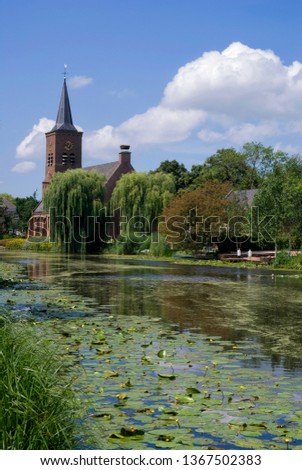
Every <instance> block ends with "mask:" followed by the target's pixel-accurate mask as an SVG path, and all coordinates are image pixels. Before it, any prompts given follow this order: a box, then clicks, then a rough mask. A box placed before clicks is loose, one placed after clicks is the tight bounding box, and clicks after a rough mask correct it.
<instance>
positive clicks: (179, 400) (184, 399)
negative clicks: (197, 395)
mask: <svg viewBox="0 0 302 470" xmlns="http://www.w3.org/2000/svg"><path fill="white" fill-rule="evenodd" d="M176 401H177V403H180V404H182V405H184V404H185V403H193V402H194V401H195V400H194V399H193V398H192V397H188V396H186V395H183V396H179V397H176Z"/></svg>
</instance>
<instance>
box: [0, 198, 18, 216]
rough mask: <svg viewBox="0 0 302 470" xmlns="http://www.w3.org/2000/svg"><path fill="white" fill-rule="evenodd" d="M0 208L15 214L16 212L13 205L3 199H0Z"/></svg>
mask: <svg viewBox="0 0 302 470" xmlns="http://www.w3.org/2000/svg"><path fill="white" fill-rule="evenodd" d="M0 207H5V209H6V210H7V211H8V212H11V213H15V212H17V209H16V206H15V204H13V203H12V202H11V201H9V200H8V199H6V198H5V197H3V198H1V199H0Z"/></svg>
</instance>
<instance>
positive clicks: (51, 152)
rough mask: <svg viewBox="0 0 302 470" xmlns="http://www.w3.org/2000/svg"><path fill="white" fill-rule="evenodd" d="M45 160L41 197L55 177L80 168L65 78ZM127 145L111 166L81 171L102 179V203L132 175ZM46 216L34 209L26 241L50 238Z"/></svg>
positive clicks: (40, 207) (78, 135)
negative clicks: (91, 173) (121, 178)
mask: <svg viewBox="0 0 302 470" xmlns="http://www.w3.org/2000/svg"><path fill="white" fill-rule="evenodd" d="M45 135H46V160H45V177H44V180H43V183H42V195H43V194H44V192H45V190H46V188H47V187H48V186H49V184H51V179H52V176H53V174H54V173H56V172H64V171H66V170H72V169H76V168H83V167H82V136H83V132H80V131H78V130H77V128H76V127H75V126H74V124H73V120H72V114H71V107H70V102H69V96H68V90H67V84H66V77H64V82H63V88H62V93H61V98H60V103H59V109H58V114H57V119H56V123H55V125H54V127H53V128H52V129H51V131H49V132H47V133H46V134H45ZM129 149H130V146H129V145H121V146H120V152H119V154H118V159H117V160H116V161H113V162H110V163H103V164H99V165H93V166H89V167H84V168H83V169H84V170H87V171H92V170H93V171H96V172H97V173H101V174H103V175H104V176H105V179H106V183H105V201H106V202H108V201H109V200H110V198H111V195H112V192H113V190H114V188H115V185H116V183H117V181H118V180H119V179H120V177H121V176H122V175H124V174H126V173H129V172H132V171H134V168H133V167H132V164H131V152H130V151H129ZM49 226H50V224H49V215H48V214H47V213H45V211H44V209H43V201H41V202H40V204H39V205H38V206H37V207H36V208H35V210H34V211H33V214H32V217H31V219H30V221H29V228H28V236H29V237H49V235H50V233H49Z"/></svg>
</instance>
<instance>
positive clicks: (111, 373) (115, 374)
mask: <svg viewBox="0 0 302 470" xmlns="http://www.w3.org/2000/svg"><path fill="white" fill-rule="evenodd" d="M118 376H119V373H118V372H117V371H115V370H105V371H104V377H105V378H109V377H118Z"/></svg>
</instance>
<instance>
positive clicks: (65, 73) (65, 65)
mask: <svg viewBox="0 0 302 470" xmlns="http://www.w3.org/2000/svg"><path fill="white" fill-rule="evenodd" d="M66 70H67V64H64V73H63V75H64V80H66V75H67V72H66Z"/></svg>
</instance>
